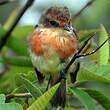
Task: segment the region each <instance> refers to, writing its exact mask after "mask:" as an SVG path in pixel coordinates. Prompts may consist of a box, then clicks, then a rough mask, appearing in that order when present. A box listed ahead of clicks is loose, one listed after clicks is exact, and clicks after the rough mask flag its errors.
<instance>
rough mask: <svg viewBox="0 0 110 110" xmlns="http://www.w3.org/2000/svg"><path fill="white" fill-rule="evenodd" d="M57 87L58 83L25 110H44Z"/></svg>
mask: <svg viewBox="0 0 110 110" xmlns="http://www.w3.org/2000/svg"><path fill="white" fill-rule="evenodd" d="M59 85H60V83H58V84H56V85H55V86H53V87H52V88H50V89H49V90H48V91H47V92H45V93H44V94H43V95H42V96H40V97H39V98H38V99H37V100H36V101H35V102H34V103H33V104H32V105H31V106H30V107H29V108H28V109H27V110H44V109H45V107H46V106H47V104H48V103H49V101H50V100H51V98H52V97H53V95H54V94H55V92H56V90H57V89H58V87H59Z"/></svg>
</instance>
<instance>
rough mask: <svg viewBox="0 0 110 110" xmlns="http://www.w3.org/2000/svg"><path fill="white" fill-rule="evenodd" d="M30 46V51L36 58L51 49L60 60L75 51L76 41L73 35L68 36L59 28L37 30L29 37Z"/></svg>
mask: <svg viewBox="0 0 110 110" xmlns="http://www.w3.org/2000/svg"><path fill="white" fill-rule="evenodd" d="M31 45H32V51H33V52H34V53H35V54H36V55H38V56H40V55H43V54H44V52H49V51H48V49H49V48H51V47H52V48H54V51H55V52H57V53H58V55H60V57H61V58H66V57H69V56H70V55H72V54H73V53H74V52H75V51H76V49H77V40H76V36H74V34H69V33H67V32H66V31H64V30H61V29H59V28H57V29H41V30H39V29H38V30H35V31H34V32H33V34H32V35H31Z"/></svg>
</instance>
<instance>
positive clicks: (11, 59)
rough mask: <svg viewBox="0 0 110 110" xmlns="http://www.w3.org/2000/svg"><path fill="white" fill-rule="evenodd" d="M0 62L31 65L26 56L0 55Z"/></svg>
mask: <svg viewBox="0 0 110 110" xmlns="http://www.w3.org/2000/svg"><path fill="white" fill-rule="evenodd" d="M0 62H2V63H5V64H12V65H16V66H27V67H32V62H31V60H30V58H29V57H27V56H0Z"/></svg>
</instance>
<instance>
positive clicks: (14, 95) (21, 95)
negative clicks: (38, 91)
mask: <svg viewBox="0 0 110 110" xmlns="http://www.w3.org/2000/svg"><path fill="white" fill-rule="evenodd" d="M15 97H19V98H24V97H27V98H29V97H32V96H31V94H30V93H19V94H9V95H7V96H6V100H10V99H12V98H15Z"/></svg>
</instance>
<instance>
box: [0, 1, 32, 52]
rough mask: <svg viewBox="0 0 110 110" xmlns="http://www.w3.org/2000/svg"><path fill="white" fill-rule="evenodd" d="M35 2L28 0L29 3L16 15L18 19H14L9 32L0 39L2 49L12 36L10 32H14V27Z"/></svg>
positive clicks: (0, 48)
mask: <svg viewBox="0 0 110 110" xmlns="http://www.w3.org/2000/svg"><path fill="white" fill-rule="evenodd" d="M33 2H34V0H28V1H27V3H26V4H25V6H24V7H23V9H21V11H20V13H19V14H18V16H17V17H16V20H15V21H14V23H13V25H12V26H11V28H10V29H9V30H8V32H7V33H6V34H5V35H4V36H3V37H2V38H1V41H0V51H1V50H2V48H3V46H4V45H5V44H6V43H7V40H8V38H9V36H10V34H11V33H12V31H13V30H14V28H15V27H16V25H17V24H18V22H19V20H20V19H21V17H22V16H23V14H24V13H25V11H26V10H27V9H28V8H29V7H30V6H31V5H32V3H33Z"/></svg>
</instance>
